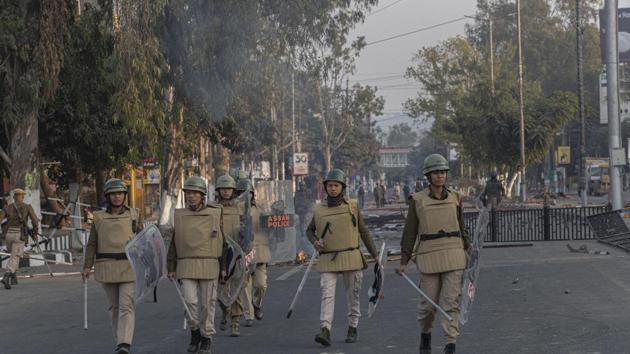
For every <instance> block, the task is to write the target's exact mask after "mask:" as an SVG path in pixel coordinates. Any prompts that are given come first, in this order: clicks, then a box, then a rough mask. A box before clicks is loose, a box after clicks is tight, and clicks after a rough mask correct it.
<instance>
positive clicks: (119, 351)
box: [116, 343, 131, 354]
mask: <svg viewBox="0 0 630 354" xmlns="http://www.w3.org/2000/svg"><path fill="white" fill-rule="evenodd" d="M129 353H131V345H130V344H127V343H120V344H118V348H116V354H129Z"/></svg>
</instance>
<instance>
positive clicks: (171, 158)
mask: <svg viewBox="0 0 630 354" xmlns="http://www.w3.org/2000/svg"><path fill="white" fill-rule="evenodd" d="M183 122H184V107H180V108H179V111H178V116H177V120H176V121H175V122H172V123H171V125H170V127H169V141H168V143H167V144H165V149H164V150H165V151H164V163H162V198H160V218H159V221H158V224H159V225H171V226H172V225H173V213H174V211H175V208H176V207H177V205H178V201H179V199H180V196H181V193H180V191H181V187H182V182H181V181H182V174H183V172H184V170H183V166H182V159H183V151H182V148H181V147H182V144H181V140H182V131H181V126H182V125H183Z"/></svg>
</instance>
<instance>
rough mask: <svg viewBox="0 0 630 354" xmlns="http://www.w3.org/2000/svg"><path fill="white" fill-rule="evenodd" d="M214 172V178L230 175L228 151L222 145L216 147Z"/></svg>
mask: <svg viewBox="0 0 630 354" xmlns="http://www.w3.org/2000/svg"><path fill="white" fill-rule="evenodd" d="M214 171H215V174H216V176H215V177H219V176H223V175H227V174H228V173H230V151H229V150H228V149H226V148H225V147H224V146H223V145H221V144H217V145H216V156H215V158H214Z"/></svg>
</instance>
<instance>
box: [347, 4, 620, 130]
mask: <svg viewBox="0 0 630 354" xmlns="http://www.w3.org/2000/svg"><path fill="white" fill-rule="evenodd" d="M629 1H630V0H629ZM476 3H477V2H476V0H381V1H380V3H379V4H378V5H377V6H376V8H375V10H373V14H372V15H370V16H369V17H368V18H367V19H366V21H365V23H363V24H362V25H359V26H358V27H357V28H356V29H355V30H354V31H353V33H352V34H351V38H354V37H357V36H365V38H366V42H367V43H370V42H373V41H377V40H379V39H384V38H388V37H391V36H395V35H397V34H401V33H405V32H410V31H414V30H417V29H420V28H423V27H427V26H432V25H435V24H438V23H442V22H446V21H449V20H453V19H456V18H459V17H462V16H463V15H472V14H474V13H475V8H476ZM391 4H393V5H392V6H391V7H389V8H386V9H384V10H382V11H379V10H380V9H383V8H384V7H386V6H388V5H391ZM376 11H379V12H376ZM374 12H376V13H374ZM467 22H472V20H467V21H460V22H456V23H452V24H448V25H444V26H440V27H437V28H434V29H430V30H426V31H423V32H419V33H415V34H411V35H409V36H406V37H402V38H398V39H393V40H389V41H387V42H383V43H378V44H374V45H368V46H367V47H366V48H365V49H363V51H362V53H361V57H360V58H359V60H358V63H357V72H356V75H355V76H354V77H353V80H355V81H357V80H358V81H360V82H361V83H362V84H365V85H377V86H379V94H381V95H382V96H383V97H385V100H386V103H385V113H386V114H385V115H386V116H390V117H391V116H392V115H396V113H399V112H401V111H402V103H403V102H404V101H405V100H407V99H408V98H410V97H413V96H415V92H416V90H417V85H416V84H414V83H413V82H409V81H407V80H405V79H404V78H403V73H404V72H405V69H406V68H407V67H409V66H410V65H411V58H412V56H413V55H414V53H416V52H417V51H418V50H419V49H420V48H422V47H423V46H432V45H435V44H437V43H438V42H439V41H441V40H445V39H447V38H449V37H451V36H455V35H458V34H463V33H464V25H465V24H466V23H467ZM399 114H400V113H399ZM390 117H381V118H380V119H379V120H382V121H383V123H385V124H383V125H384V126H389V125H390V124H391V123H397V122H399V121H402V120H405V119H396V118H390Z"/></svg>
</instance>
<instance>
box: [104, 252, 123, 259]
mask: <svg viewBox="0 0 630 354" xmlns="http://www.w3.org/2000/svg"><path fill="white" fill-rule="evenodd" d="M103 258H108V259H127V254H126V253H96V259H103Z"/></svg>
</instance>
